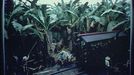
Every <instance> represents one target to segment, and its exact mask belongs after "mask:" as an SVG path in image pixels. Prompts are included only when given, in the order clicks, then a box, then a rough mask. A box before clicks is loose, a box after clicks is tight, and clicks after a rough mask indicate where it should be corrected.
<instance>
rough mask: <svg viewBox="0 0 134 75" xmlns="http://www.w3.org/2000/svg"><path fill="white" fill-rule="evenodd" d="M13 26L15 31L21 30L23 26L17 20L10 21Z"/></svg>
mask: <svg viewBox="0 0 134 75" xmlns="http://www.w3.org/2000/svg"><path fill="white" fill-rule="evenodd" d="M12 24H13V27H14V29H15V30H16V31H19V32H21V30H22V28H23V26H22V24H20V23H18V22H17V21H12Z"/></svg>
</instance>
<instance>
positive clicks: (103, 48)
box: [75, 31, 129, 75]
mask: <svg viewBox="0 0 134 75" xmlns="http://www.w3.org/2000/svg"><path fill="white" fill-rule="evenodd" d="M76 42H78V44H77V45H76V46H77V48H76V49H75V50H76V52H77V53H76V59H77V65H78V66H79V67H82V68H81V69H83V70H85V71H86V72H89V73H97V72H99V73H100V72H104V71H108V72H109V73H110V72H112V73H114V72H115V73H116V72H118V73H119V72H120V73H123V74H124V75H128V71H129V68H128V67H127V66H125V64H127V63H128V62H129V37H128V34H126V33H125V32H118V31H115V32H103V33H86V34H78V38H77V40H76ZM106 57H109V58H110V60H109V63H110V66H106V64H105V58H106ZM117 69H118V70H117ZM116 70H117V71H116Z"/></svg>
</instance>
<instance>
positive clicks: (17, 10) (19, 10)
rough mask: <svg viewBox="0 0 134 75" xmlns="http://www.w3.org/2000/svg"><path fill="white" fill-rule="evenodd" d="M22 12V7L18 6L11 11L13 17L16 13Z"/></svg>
mask: <svg viewBox="0 0 134 75" xmlns="http://www.w3.org/2000/svg"><path fill="white" fill-rule="evenodd" d="M23 10H24V8H23V7H21V6H19V7H17V8H16V9H14V10H13V12H12V16H13V15H15V14H16V13H21V12H22V11H23Z"/></svg>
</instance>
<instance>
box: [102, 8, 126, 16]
mask: <svg viewBox="0 0 134 75" xmlns="http://www.w3.org/2000/svg"><path fill="white" fill-rule="evenodd" d="M110 12H112V13H118V14H124V13H123V12H121V11H118V10H114V9H108V10H106V11H104V12H103V13H102V14H101V16H103V15H105V14H109V13H110Z"/></svg>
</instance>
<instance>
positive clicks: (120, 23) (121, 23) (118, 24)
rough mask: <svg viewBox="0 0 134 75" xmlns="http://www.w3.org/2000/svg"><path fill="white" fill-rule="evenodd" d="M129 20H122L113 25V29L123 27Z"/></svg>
mask: <svg viewBox="0 0 134 75" xmlns="http://www.w3.org/2000/svg"><path fill="white" fill-rule="evenodd" d="M126 22H128V20H124V21H121V22H119V23H117V24H116V25H115V26H113V27H112V30H114V29H116V28H118V27H123V25H124V23H126Z"/></svg>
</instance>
